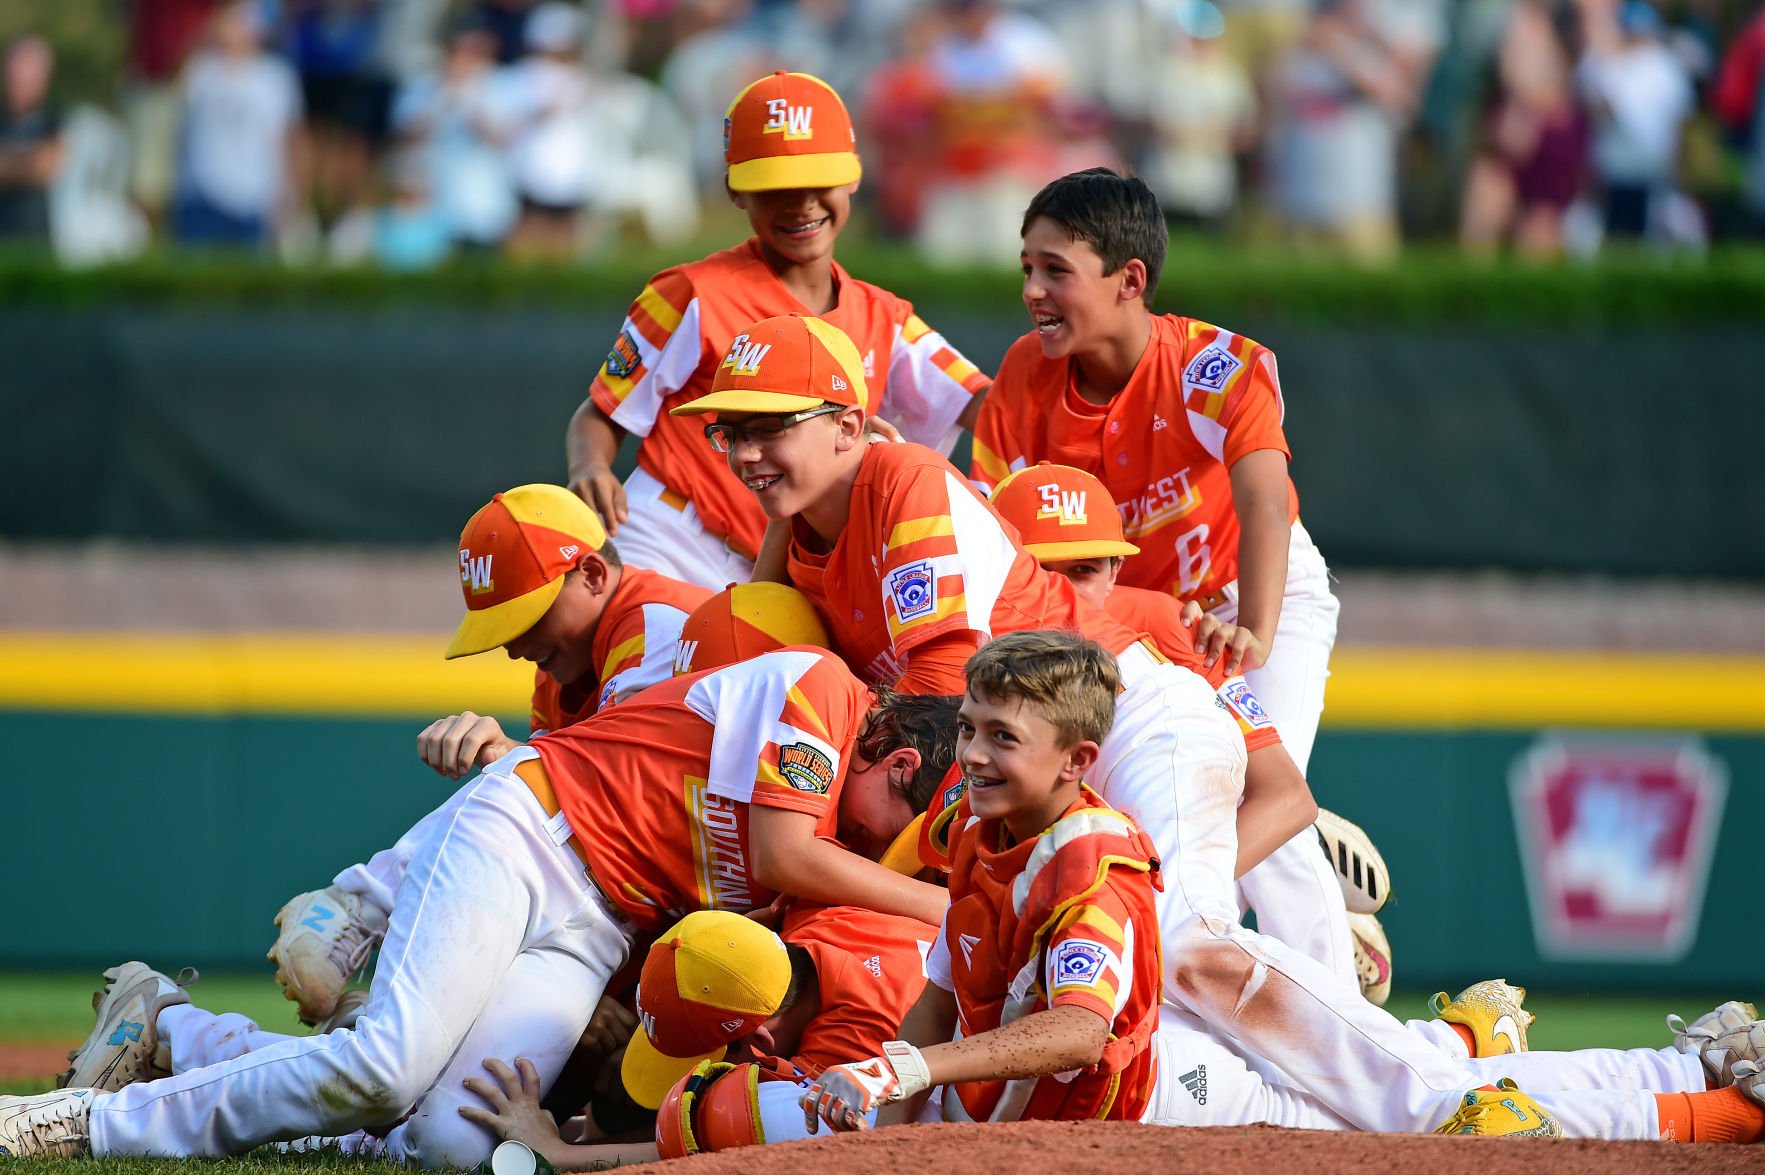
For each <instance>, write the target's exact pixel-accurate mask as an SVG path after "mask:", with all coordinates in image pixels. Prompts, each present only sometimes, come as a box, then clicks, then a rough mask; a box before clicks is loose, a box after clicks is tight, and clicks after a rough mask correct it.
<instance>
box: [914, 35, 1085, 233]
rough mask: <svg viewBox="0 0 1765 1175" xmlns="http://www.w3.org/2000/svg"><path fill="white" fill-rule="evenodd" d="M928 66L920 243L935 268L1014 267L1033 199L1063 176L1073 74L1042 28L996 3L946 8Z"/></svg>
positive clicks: (1054, 42)
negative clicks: (929, 116) (932, 134)
mask: <svg viewBox="0 0 1765 1175" xmlns="http://www.w3.org/2000/svg"><path fill="white" fill-rule="evenodd" d="M942 9H943V13H944V17H945V24H944V30H943V32H942V35H941V36H940V37H939V39H938V41H937V43H936V44H934V45H933V46H932V49H931V56H930V66H931V73H932V78H933V84H934V86H935V92H936V101H937V107H938V121H937V136H936V138H935V139H934V140H933V142H931V143H928V144H927V149H928V151H929V152H930V153H931V154H932V156H933V158H934V161H935V162H934V166H935V168H936V171H935V173H934V175H933V176H932V178H931V180H930V182H929V183H928V185H927V189H926V194H925V207H924V215H923V217H922V219H921V221H920V225H919V235H918V243H919V248H920V251H921V252H922V253H923V254H924V255H925V257H926V259H927V260H928V261H930V262H932V263H933V264H935V265H962V264H964V263H968V262H991V263H999V264H1006V265H1009V264H1011V263H1013V262H1015V261H1016V260H1017V256H1018V252H1019V249H1020V246H1021V244H1022V242H1021V241H1020V240H1019V239H1018V231H1017V230H1018V225H1019V222H1020V221H1021V219H1022V216H1023V210H1024V208H1025V206H1026V205H1028V204H1029V201H1030V198H1031V197H1032V196H1034V195H1035V194H1036V191H1037V190H1038V189H1039V188H1040V187H1041V186H1042V185H1043V184H1044V183H1046V182H1047V181H1048V180H1049V179H1052V178H1053V177H1054V176H1055V175H1057V174H1059V173H1058V166H1059V159H1058V152H1057V144H1058V141H1059V138H1060V131H1059V128H1058V127H1057V125H1056V122H1055V110H1056V103H1057V101H1058V99H1059V98H1060V97H1061V96H1062V95H1063V94H1064V92H1065V91H1066V88H1067V81H1068V71H1067V63H1066V58H1065V56H1064V54H1063V53H1062V51H1061V48H1060V44H1059V42H1058V41H1056V40H1055V38H1054V36H1053V34H1051V33H1050V32H1049V31H1048V29H1047V28H1046V27H1045V26H1043V25H1042V24H1041V23H1039V22H1038V21H1036V20H1033V19H1032V18H1030V17H1028V16H1026V15H1024V14H1022V13H1018V12H1010V11H1006V10H1004V9H1002V8H1000V7H999V6H998V5H997V4H996V3H994V2H993V0H943V2H942Z"/></svg>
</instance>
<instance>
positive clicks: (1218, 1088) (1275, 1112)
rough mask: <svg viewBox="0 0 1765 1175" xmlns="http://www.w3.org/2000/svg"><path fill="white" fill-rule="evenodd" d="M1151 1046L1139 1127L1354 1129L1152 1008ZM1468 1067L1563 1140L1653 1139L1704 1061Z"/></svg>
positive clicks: (1655, 1056)
mask: <svg viewBox="0 0 1765 1175" xmlns="http://www.w3.org/2000/svg"><path fill="white" fill-rule="evenodd" d="M1154 1047H1155V1048H1156V1049H1157V1050H1158V1082H1157V1085H1156V1086H1155V1087H1154V1090H1153V1095H1152V1104H1151V1105H1150V1106H1148V1107H1147V1112H1146V1116H1145V1117H1144V1118H1143V1119H1142V1121H1144V1122H1148V1123H1150V1124H1152V1125H1157V1126H1253V1125H1259V1124H1266V1125H1269V1126H1288V1127H1294V1128H1298V1129H1302V1130H1351V1129H1353V1127H1352V1126H1351V1125H1350V1124H1349V1123H1348V1122H1347V1121H1346V1120H1345V1119H1343V1118H1342V1117H1341V1116H1340V1115H1338V1114H1336V1113H1334V1112H1333V1111H1331V1110H1330V1109H1329V1108H1328V1107H1327V1106H1326V1105H1324V1104H1323V1102H1322V1101H1321V1100H1320V1099H1318V1098H1317V1097H1316V1096H1315V1095H1313V1094H1311V1093H1309V1092H1307V1091H1305V1090H1303V1089H1300V1088H1298V1087H1296V1086H1295V1085H1293V1084H1292V1082H1291V1079H1290V1078H1288V1077H1287V1076H1286V1075H1285V1074H1283V1073H1282V1072H1281V1071H1280V1070H1279V1069H1277V1068H1275V1067H1274V1066H1272V1065H1270V1064H1268V1063H1267V1062H1266V1061H1264V1060H1262V1059H1261V1058H1260V1057H1257V1056H1256V1055H1254V1054H1247V1053H1245V1052H1244V1050H1243V1049H1242V1048H1240V1047H1239V1046H1237V1045H1236V1044H1235V1043H1234V1042H1233V1041H1231V1040H1230V1039H1228V1038H1225V1037H1223V1036H1220V1035H1219V1034H1217V1033H1214V1032H1212V1031H1210V1030H1209V1029H1208V1027H1207V1026H1206V1025H1205V1024H1204V1023H1202V1021H1200V1020H1199V1019H1197V1018H1196V1017H1195V1016H1193V1015H1191V1014H1190V1013H1188V1012H1186V1011H1184V1010H1182V1009H1180V1008H1174V1007H1171V1006H1170V1005H1169V1004H1166V1005H1165V1006H1164V1007H1162V1008H1160V1009H1159V1020H1158V1032H1157V1034H1156V1036H1155V1037H1154ZM1468 1064H1469V1067H1470V1069H1471V1070H1472V1072H1474V1073H1477V1074H1479V1075H1480V1076H1481V1081H1480V1082H1479V1084H1482V1085H1494V1084H1495V1083H1496V1082H1497V1081H1499V1080H1500V1079H1501V1078H1503V1077H1511V1078H1513V1079H1514V1081H1515V1083H1516V1084H1518V1085H1519V1087H1520V1089H1521V1090H1523V1091H1524V1092H1525V1093H1527V1094H1528V1095H1530V1096H1532V1097H1534V1098H1537V1099H1538V1101H1539V1103H1540V1104H1541V1105H1543V1106H1544V1107H1545V1108H1546V1109H1548V1110H1549V1111H1550V1112H1551V1113H1552V1114H1554V1115H1556V1117H1557V1120H1558V1121H1559V1122H1561V1123H1562V1126H1563V1132H1564V1134H1565V1135H1567V1136H1568V1137H1570V1138H1603V1139H1642V1140H1652V1139H1655V1138H1657V1137H1658V1136H1659V1133H1660V1122H1659V1118H1658V1116H1657V1114H1656V1109H1655V1099H1654V1095H1655V1094H1657V1093H1691V1092H1697V1091H1701V1090H1703V1089H1704V1088H1705V1081H1704V1073H1703V1064H1702V1062H1701V1061H1700V1060H1699V1059H1698V1058H1697V1057H1696V1056H1695V1055H1693V1056H1686V1055H1684V1054H1681V1053H1679V1052H1677V1051H1675V1050H1673V1049H1670V1048H1667V1049H1623V1050H1620V1049H1584V1050H1578V1051H1576V1052H1567V1053H1517V1054H1511V1055H1508V1056H1502V1057H1491V1058H1488V1059H1487V1060H1472V1061H1470V1062H1469V1063H1468ZM1449 1113H1450V1111H1449ZM1446 1117H1447V1115H1445V1114H1443V1115H1442V1116H1441V1121H1445V1119H1446ZM1438 1124H1439V1123H1436V1125H1438Z"/></svg>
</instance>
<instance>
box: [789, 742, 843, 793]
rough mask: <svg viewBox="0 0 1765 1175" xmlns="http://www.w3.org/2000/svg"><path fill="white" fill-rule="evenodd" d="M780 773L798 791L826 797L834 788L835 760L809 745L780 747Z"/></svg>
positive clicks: (800, 744)
mask: <svg viewBox="0 0 1765 1175" xmlns="http://www.w3.org/2000/svg"><path fill="white" fill-rule="evenodd" d="M778 773H779V774H780V775H782V776H784V781H785V782H786V783H788V784H790V785H791V786H792V787H794V788H796V789H797V790H798V791H806V792H814V793H815V794H816V795H818V796H824V795H826V794H827V793H828V791H829V790H831V789H832V788H833V760H831V759H829V758H828V757H827V756H826V755H825V754H823V753H822V752H821V751H820V750H818V749H817V748H815V747H812V746H810V745H809V744H808V743H792V744H791V745H790V746H788V747H780V748H779V749H778Z"/></svg>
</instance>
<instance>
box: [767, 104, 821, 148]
mask: <svg viewBox="0 0 1765 1175" xmlns="http://www.w3.org/2000/svg"><path fill="white" fill-rule="evenodd" d="M814 118H815V107H813V106H792V105H791V104H790V103H788V102H786V101H785V100H784V99H783V98H769V99H767V101H766V126H765V128H764V129H765V132H766V133H767V134H769V135H776V134H779V133H780V132H782V133H783V134H784V137H785V138H787V139H807V138H811V137H812V136H813V134H814V132H813V131H812V130H811V129H810V123H811V122H812V121H813V120H814Z"/></svg>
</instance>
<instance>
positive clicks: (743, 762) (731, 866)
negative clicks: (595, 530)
mask: <svg viewBox="0 0 1765 1175" xmlns="http://www.w3.org/2000/svg"><path fill="white" fill-rule="evenodd" d="M911 702H912V703H913V704H914V705H919V706H924V705H927V704H930V700H929V699H911ZM940 704H942V705H943V706H944V707H945V708H946V711H947V712H946V714H945V716H944V719H943V723H944V724H949V723H951V722H953V721H954V700H953V699H944V700H942V701H941V703H940ZM898 706H899V703H896V702H893V701H891V700H890V699H881V700H878V699H877V698H876V697H875V696H874V695H872V694H871V693H870V691H869V690H867V689H866V688H865V687H864V685H863V684H862V683H860V682H859V681H857V680H856V679H855V678H854V677H853V676H852V675H851V674H850V672H848V671H847V670H846V668H845V667H844V665H842V664H841V663H840V661H839V660H838V658H836V657H834V656H833V655H832V654H831V653H828V652H827V651H826V650H816V649H802V648H787V649H781V650H779V651H777V652H772V653H767V654H764V655H762V656H760V657H757V658H754V659H753V660H751V661H747V662H744V663H743V664H740V665H731V666H728V667H726V668H723V669H717V670H712V671H709V672H706V673H700V674H693V675H690V676H687V677H680V678H674V679H672V680H670V681H666V682H663V683H661V684H659V685H656V686H653V687H651V688H650V689H649V690H646V691H644V692H642V693H641V694H639V695H637V696H635V697H633V698H631V699H629V700H627V701H625V702H622V703H620V704H619V705H618V706H617V707H615V708H614V709H612V710H609V711H607V712H606V713H603V714H598V715H595V716H593V717H591V718H589V719H587V720H586V721H583V722H580V723H578V724H576V725H574V726H570V727H566V728H565V729H563V730H558V731H553V732H552V733H550V734H547V735H544V736H541V737H540V738H537V739H535V740H534V742H533V743H532V744H531V745H529V746H524V747H518V748H516V749H515V750H514V751H511V752H510V753H509V754H508V755H505V756H504V757H503V758H501V759H498V760H497V761H496V762H495V763H493V764H491V765H490V766H489V767H487V768H486V769H485V770H484V771H483V772H481V773H479V774H478V775H477V776H476V777H474V778H473V779H472V780H470V781H469V782H467V783H466V784H465V785H464V787H463V788H462V789H461V791H462V794H461V795H459V796H457V797H456V798H455V799H454V800H451V801H449V808H450V814H449V818H448V819H446V820H444V821H434V822H431V825H430V831H429V834H428V835H427V836H425V837H424V838H423V840H422V843H421V844H420V845H419V846H418V848H417V850H416V852H415V853H414V854H413V857H412V860H411V862H410V868H409V872H408V874H407V876H406V878H405V881H404V883H403V884H402V885H400V886H399V889H398V893H397V896H396V898H395V901H394V904H393V907H392V910H391V916H390V925H389V928H388V930H387V934H386V942H385V945H384V946H383V947H382V948H381V952H380V962H379V965H378V966H377V967H376V968H375V971H374V977H373V981H372V986H371V987H370V988H369V995H368V1000H367V1004H366V1005H365V1006H364V1007H363V1009H362V1012H361V1017H360V1019H359V1021H358V1022H357V1024H356V1025H355V1027H354V1029H353V1030H350V1031H341V1032H330V1033H326V1034H324V1035H323V1036H313V1037H304V1038H297V1039H294V1040H289V1041H284V1042H282V1043H280V1044H277V1045H275V1046H274V1047H272V1048H269V1049H264V1050H259V1051H257V1052H255V1053H252V1054H250V1055H248V1056H245V1057H241V1058H237V1059H235V1060H229V1061H225V1062H222V1063H219V1064H215V1065H210V1066H206V1067H204V1068H200V1069H195V1070H192V1071H190V1072H186V1073H182V1074H178V1075H176V1076H173V1077H170V1078H165V1079H163V1080H159V1081H153V1082H148V1083H135V1084H126V1085H123V1087H122V1088H120V1089H115V1090H114V1092H100V1091H97V1090H93V1089H83V1090H74V1089H67V1090H62V1091H59V1092H58V1093H57V1094H55V1095H51V1096H49V1097H48V1098H46V1099H37V1100H35V1101H33V1102H32V1103H31V1105H30V1106H29V1107H28V1108H27V1109H20V1110H19V1112H18V1114H17V1115H15V1116H14V1117H13V1118H11V1119H9V1126H10V1127H12V1128H13V1129H14V1132H15V1134H16V1135H17V1137H18V1138H19V1139H24V1141H22V1142H19V1143H18V1145H19V1146H22V1147H24V1148H25V1149H24V1152H23V1153H38V1152H42V1153H54V1154H66V1155H70V1156H71V1155H78V1154H85V1153H92V1154H158V1155H165V1156H196V1155H222V1154H236V1153H241V1152H243V1151H245V1150H248V1149H250V1148H252V1147H255V1146H258V1145H261V1144H263V1143H265V1142H271V1141H276V1140H279V1139H289V1138H297V1137H302V1136H306V1135H315V1134H316V1135H327V1136H329V1135H340V1134H346V1133H349V1132H351V1131H355V1130H360V1129H365V1128H368V1127H373V1126H387V1125H389V1124H392V1123H399V1125H397V1126H395V1127H393V1128H392V1129H391V1130H390V1131H389V1132H388V1133H387V1134H386V1136H385V1143H384V1151H385V1153H386V1155H387V1157H388V1158H391V1159H393V1160H394V1161H405V1162H407V1163H412V1164H417V1165H421V1166H424V1167H470V1166H472V1165H473V1164H474V1163H477V1162H478V1161H480V1160H481V1159H483V1158H484V1157H485V1156H486V1155H487V1154H488V1153H489V1151H490V1146H491V1141H492V1140H491V1137H490V1135H489V1134H487V1133H486V1132H485V1131H484V1130H483V1129H482V1127H480V1126H477V1125H475V1124H473V1123H470V1122H468V1121H466V1120H465V1119H464V1118H463V1117H461V1115H460V1114H459V1109H460V1107H461V1106H462V1105H464V1104H467V1103H468V1102H469V1099H470V1096H471V1095H470V1094H468V1093H467V1092H465V1089H464V1086H463V1084H462V1083H463V1081H464V1080H465V1078H467V1077H469V1076H476V1075H477V1074H478V1073H480V1072H482V1070H481V1068H480V1064H481V1061H482V1058H484V1057H486V1056H499V1055H500V1056H525V1057H527V1058H529V1059H530V1060H532V1061H533V1062H534V1064H535V1066H536V1069H535V1072H536V1073H537V1075H538V1079H539V1083H540V1085H541V1086H542V1087H543V1086H545V1085H549V1084H550V1083H551V1081H552V1080H553V1079H554V1078H555V1077H556V1075H557V1073H558V1071H559V1069H560V1067H561V1066H562V1064H563V1062H564V1059H565V1058H566V1057H567V1056H568V1054H569V1052H570V1051H571V1048H572V1047H573V1046H574V1045H575V1043H576V1041H577V1040H578V1038H579V1037H580V1036H581V1034H582V1032H583V1029H584V1026H585V1025H586V1024H587V1023H588V1020H589V1016H590V1013H591V1012H592V1011H593V1010H594V1009H595V1006H596V1003H597V1000H598V999H599V997H600V995H601V994H602V992H603V990H604V988H605V985H606V983H607V981H608V980H609V978H610V977H611V976H612V975H613V974H614V973H615V972H616V971H617V970H618V969H619V968H620V967H621V966H622V965H623V964H624V962H625V960H626V958H627V956H628V954H629V952H630V950H631V945H632V943H633V941H634V940H636V939H638V938H641V937H647V936H649V935H654V934H656V933H658V932H659V931H661V930H662V929H664V928H665V927H667V926H668V925H669V924H670V923H671V922H673V921H674V920H676V919H678V918H679V917H680V916H681V914H682V913H684V912H688V911H691V910H694V909H726V910H733V911H746V910H750V909H754V908H756V907H759V906H764V905H766V904H768V903H769V902H771V901H772V900H773V899H775V898H776V897H777V896H779V895H780V894H781V893H785V894H791V895H793V896H797V897H801V898H804V899H807V900H812V901H818V902H823V903H826V904H830V905H863V906H866V907H869V908H873V909H877V910H880V911H883V912H892V913H896V914H901V915H905V916H912V917H915V918H918V919H919V920H920V921H936V920H938V919H940V918H941V917H942V914H943V909H944V907H945V905H946V904H947V901H948V898H947V895H946V894H945V892H944V891H943V890H942V889H940V888H938V887H937V886H933V885H928V884H926V883H924V882H920V881H915V880H913V879H911V878H908V877H905V876H902V875H901V874H898V873H894V872H891V871H889V870H887V869H885V868H883V867H882V866H881V865H878V864H876V863H875V862H874V861H869V860H865V859H864V858H862V857H860V856H858V855H856V854H854V853H851V852H847V851H846V850H845V849H842V848H840V847H839V846H838V845H837V844H835V843H834V842H833V841H832V840H831V839H830V838H832V837H834V836H836V835H837V836H840V837H841V838H842V839H844V840H846V841H847V843H854V842H856V841H859V840H861V839H862V835H861V834H860V832H859V831H858V830H854V829H853V827H852V825H853V822H854V819H855V817H857V815H858V814H859V813H860V812H869V813H877V812H884V813H887V812H889V811H891V810H892V811H893V813H894V814H893V816H892V817H890V822H889V826H887V827H877V828H875V829H873V830H872V835H873V836H874V837H875V839H878V840H881V841H882V842H883V843H887V842H888V841H889V840H892V839H893V837H894V836H896V835H897V834H898V833H899V832H900V831H901V829H902V828H903V827H905V826H906V825H907V823H908V822H909V821H910V820H911V818H912V816H913V814H914V813H915V811H916V810H919V809H922V808H923V807H924V806H925V805H926V803H927V802H928V801H929V796H930V793H931V790H932V789H933V788H935V787H936V785H937V784H938V782H939V781H941V779H942V778H943V776H944V773H945V771H946V770H947V769H948V766H949V764H948V762H946V761H942V760H940V758H939V757H938V751H937V749H936V748H935V747H930V746H928V747H924V748H921V747H915V746H910V745H907V744H906V743H905V742H904V741H897V740H899V739H904V738H905V737H908V736H907V734H906V731H907V730H908V729H909V728H907V727H904V726H898V725H896V724H895V723H894V711H895V709H896V708H897V707H898ZM890 731H896V732H899V733H897V734H895V735H893V736H891V735H890V734H889V732H890ZM879 732H880V734H879ZM860 748H863V749H860ZM871 751H875V752H876V754H877V756H878V757H877V758H876V759H871V758H869V757H867V756H868V755H869V753H870V752H871ZM172 1012H173V1009H170V1008H168V1009H167V1010H166V1014H171V1013H172ZM108 1027H110V1028H120V1025H111V1026H108ZM146 1028H147V1026H146V1025H141V1024H138V1025H137V1026H136V1031H137V1033H138V1035H137V1036H135V1037H133V1038H131V1040H130V1043H131V1044H132V1045H133V1048H132V1050H130V1051H129V1053H128V1055H125V1056H119V1057H117V1058H115V1063H114V1064H112V1065H109V1066H107V1068H108V1069H109V1070H110V1071H111V1072H112V1073H114V1074H118V1075H120V1079H121V1080H123V1081H130V1080H134V1079H136V1078H138V1077H140V1076H142V1075H145V1073H146V1071H147V1070H148V1068H149V1066H150V1064H151V1061H152V1058H153V1055H154V1050H155V1048H156V1046H157V1043H158V1042H157V1038H156V1032H150V1031H147V1030H146ZM99 1035H102V1034H99ZM113 1035H114V1033H113ZM104 1039H108V1036H106V1037H104ZM26 1135H29V1137H28V1138H26ZM12 1153H18V1152H17V1151H16V1150H15V1151H13V1152H12Z"/></svg>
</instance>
